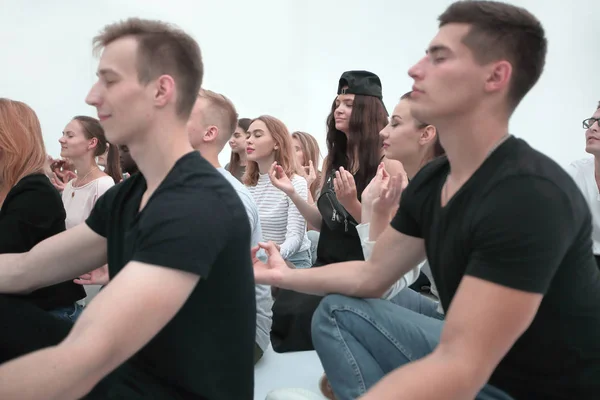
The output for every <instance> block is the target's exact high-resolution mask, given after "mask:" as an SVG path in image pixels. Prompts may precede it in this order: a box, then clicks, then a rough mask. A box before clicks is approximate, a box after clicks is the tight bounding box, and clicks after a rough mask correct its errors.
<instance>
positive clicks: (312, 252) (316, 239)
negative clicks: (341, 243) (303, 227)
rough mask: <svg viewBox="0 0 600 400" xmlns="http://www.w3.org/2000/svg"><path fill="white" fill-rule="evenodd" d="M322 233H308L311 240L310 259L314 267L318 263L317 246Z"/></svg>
mask: <svg viewBox="0 0 600 400" xmlns="http://www.w3.org/2000/svg"><path fill="white" fill-rule="evenodd" d="M320 235H321V233H320V232H317V231H308V232H306V236H307V237H308V239H309V240H310V257H311V262H312V265H315V263H316V262H317V246H318V244H319V236H320Z"/></svg>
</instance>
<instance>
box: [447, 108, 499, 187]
mask: <svg viewBox="0 0 600 400" xmlns="http://www.w3.org/2000/svg"><path fill="white" fill-rule="evenodd" d="M436 127H437V128H438V130H439V132H440V142H441V144H442V146H443V148H444V150H445V151H446V155H447V156H448V161H449V162H450V170H451V174H452V177H453V180H454V181H455V182H457V183H461V184H462V183H464V182H466V181H467V180H468V179H469V178H470V177H471V175H473V173H475V171H477V169H478V168H479V167H480V166H481V164H483V162H484V161H485V159H486V158H487V157H488V156H489V155H490V152H491V151H493V150H494V149H495V148H496V146H497V145H498V144H499V143H500V142H501V141H502V140H503V139H504V138H505V137H506V135H507V134H508V121H507V120H506V121H499V120H494V119H492V118H488V119H486V118H483V119H480V120H477V119H475V118H474V119H471V120H464V119H463V121H462V123H460V122H458V121H453V122H452V123H449V124H447V125H446V124H439V125H437V126H436Z"/></svg>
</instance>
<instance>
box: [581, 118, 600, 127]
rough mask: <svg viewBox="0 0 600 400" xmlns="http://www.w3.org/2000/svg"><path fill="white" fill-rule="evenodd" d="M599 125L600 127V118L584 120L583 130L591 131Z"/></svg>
mask: <svg viewBox="0 0 600 400" xmlns="http://www.w3.org/2000/svg"><path fill="white" fill-rule="evenodd" d="M596 122H597V123H598V125H600V118H594V117H592V118H588V119H584V120H583V128H584V129H589V128H591V127H592V126H594V124H595V123H596Z"/></svg>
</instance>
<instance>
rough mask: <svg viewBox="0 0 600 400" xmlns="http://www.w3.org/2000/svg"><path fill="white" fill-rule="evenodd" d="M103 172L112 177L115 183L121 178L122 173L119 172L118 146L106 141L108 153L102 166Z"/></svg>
mask: <svg viewBox="0 0 600 400" xmlns="http://www.w3.org/2000/svg"><path fill="white" fill-rule="evenodd" d="M104 173H106V175H108V176H110V177H111V178H113V181H115V184H117V183H119V182H121V181H122V180H123V174H122V173H121V161H120V157H119V146H115V145H111V144H110V143H108V154H107V156H106V167H105V168H104Z"/></svg>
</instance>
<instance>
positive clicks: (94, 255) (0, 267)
mask: <svg viewBox="0 0 600 400" xmlns="http://www.w3.org/2000/svg"><path fill="white" fill-rule="evenodd" d="M103 264H106V240H105V239H104V238H102V237H101V236H98V235H97V234H96V233H94V232H93V231H91V229H89V228H88V227H80V226H77V227H74V228H72V229H70V230H69V231H66V232H63V233H60V234H58V235H55V236H53V237H51V238H48V239H46V240H44V241H43V242H40V243H38V244H37V245H36V246H35V247H34V248H33V249H31V251H29V252H27V253H22V254H0V293H27V292H31V291H33V290H35V289H38V288H40V287H45V286H50V285H53V284H56V283H60V282H64V281H67V280H71V279H74V278H76V277H78V276H79V275H81V274H85V273H87V272H89V271H91V270H94V269H96V268H98V267H100V266H102V265H103Z"/></svg>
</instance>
